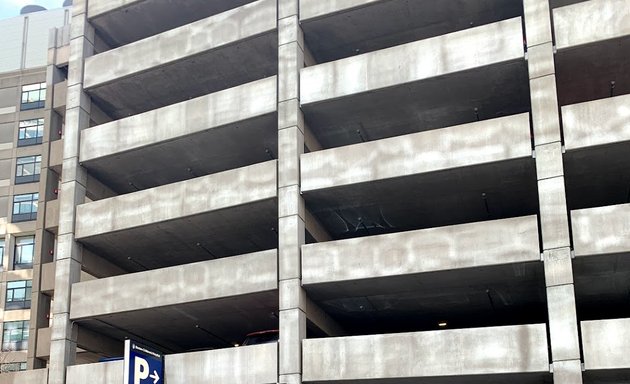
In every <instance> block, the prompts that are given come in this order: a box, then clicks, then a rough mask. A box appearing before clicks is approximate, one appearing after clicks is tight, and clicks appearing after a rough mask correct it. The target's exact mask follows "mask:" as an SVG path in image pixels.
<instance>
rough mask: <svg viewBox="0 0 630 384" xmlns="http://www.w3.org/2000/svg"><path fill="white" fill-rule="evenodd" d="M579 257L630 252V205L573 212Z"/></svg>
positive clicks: (574, 245)
mask: <svg viewBox="0 0 630 384" xmlns="http://www.w3.org/2000/svg"><path fill="white" fill-rule="evenodd" d="M571 222H572V223H571V224H572V225H571V226H572V228H573V248H574V250H575V255H576V257H580V256H595V255H606V254H615V253H626V252H630V204H620V205H613V206H607V207H598V208H591V209H582V210H576V211H571Z"/></svg>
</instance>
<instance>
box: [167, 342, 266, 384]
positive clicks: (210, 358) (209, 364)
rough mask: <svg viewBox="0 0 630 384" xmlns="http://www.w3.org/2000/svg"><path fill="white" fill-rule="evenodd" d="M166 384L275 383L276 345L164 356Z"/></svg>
mask: <svg viewBox="0 0 630 384" xmlns="http://www.w3.org/2000/svg"><path fill="white" fill-rule="evenodd" d="M165 363H166V365H165V370H166V372H165V373H166V377H165V380H166V382H167V383H169V384H224V383H234V384H272V383H276V382H277V380H278V344H277V343H271V344H261V345H252V346H244V347H238V348H227V349H219V350H214V351H204V352H193V353H185V354H178V355H167V356H166V362H165Z"/></svg>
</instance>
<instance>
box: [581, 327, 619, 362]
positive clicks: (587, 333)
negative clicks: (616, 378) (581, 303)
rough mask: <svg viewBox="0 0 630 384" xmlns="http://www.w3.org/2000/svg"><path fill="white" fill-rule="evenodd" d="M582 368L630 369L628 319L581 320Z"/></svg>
mask: <svg viewBox="0 0 630 384" xmlns="http://www.w3.org/2000/svg"><path fill="white" fill-rule="evenodd" d="M581 328H582V350H583V351H584V368H585V369H586V370H597V369H630V354H629V353H628V351H630V319H614V320H594V321H583V322H582V323H581Z"/></svg>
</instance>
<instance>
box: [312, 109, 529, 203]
mask: <svg viewBox="0 0 630 384" xmlns="http://www.w3.org/2000/svg"><path fill="white" fill-rule="evenodd" d="M527 156H531V139H530V128H529V114H520V115H514V116H508V117H504V118H498V119H492V120H485V121H481V122H476V123H470V124H464V125H460V126H455V127H449V128H443V129H438V130H432V131H425V132H419V133H415V134H411V135H406V136H398V137H393V138H389V139H383V140H378V141H372V142H367V143H362V144H356V145H351V146H345V147H340V148H333V149H329V150H325V151H317V152H311V153H307V154H303V155H302V156H301V158H302V161H301V175H302V191H310V190H316V189H323V188H331V187H336V186H341V185H349V184H356V183H361V182H369V181H376V180H383V179H388V178H394V177H402V176H409V175H414V174H418V173H425V172H432V171H440V170H445V169H449V168H457V167H463V166H468V165H474V164H482V163H491V162H496V161H501V160H507V159H513V158H520V157H527ZM358 159H361V160H360V161H359V160H358Z"/></svg>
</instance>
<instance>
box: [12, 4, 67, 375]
mask: <svg viewBox="0 0 630 384" xmlns="http://www.w3.org/2000/svg"><path fill="white" fill-rule="evenodd" d="M59 5H61V2H60V4H59ZM69 12H70V11H69V9H68V8H66V9H63V8H60V9H56V10H51V11H40V12H26V13H24V14H22V15H16V16H15V17H12V18H9V19H5V20H0V31H2V38H1V41H0V250H1V252H2V253H1V255H2V258H1V259H2V269H1V270H2V272H1V276H2V277H1V283H0V284H1V285H0V321H1V323H2V351H1V352H0V376H5V375H9V374H8V372H12V371H22V370H26V369H27V368H41V367H45V366H46V365H45V362H43V361H42V362H40V363H38V362H37V361H36V360H35V359H34V356H35V340H36V338H35V337H34V336H33V334H34V333H36V331H37V328H38V327H42V328H43V327H48V325H49V324H48V317H49V313H50V298H49V297H46V296H44V295H42V294H41V291H40V285H39V281H40V273H41V263H42V262H43V261H52V260H53V254H54V248H55V246H54V236H53V235H52V233H51V232H49V231H48V230H50V229H51V228H52V227H54V226H56V225H50V226H46V222H45V217H46V215H45V214H46V211H47V210H50V209H53V210H54V207H55V206H56V200H55V199H56V197H57V196H56V190H57V188H58V185H57V183H58V175H57V173H58V170H57V171H55V170H54V165H55V164H54V162H55V159H54V157H53V158H52V163H51V156H50V155H51V151H50V149H51V147H53V146H54V145H55V144H54V142H53V140H55V139H56V138H58V137H59V132H58V130H59V129H61V127H60V126H58V123H59V121H57V120H56V119H55V118H54V117H53V116H52V113H51V106H52V103H51V98H50V95H51V94H52V92H51V90H50V89H49V87H48V84H47V83H48V81H47V63H48V46H49V35H48V32H49V30H50V29H51V28H57V27H63V26H64V24H68V22H69V19H70V17H69ZM67 32H68V37H69V32H70V31H69V29H67ZM59 155H61V152H60V151H59ZM59 159H60V156H59ZM58 165H59V166H60V165H61V164H60V163H59V164H58ZM1 380H4V378H2V379H0V381H1Z"/></svg>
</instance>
